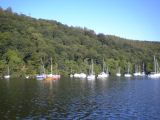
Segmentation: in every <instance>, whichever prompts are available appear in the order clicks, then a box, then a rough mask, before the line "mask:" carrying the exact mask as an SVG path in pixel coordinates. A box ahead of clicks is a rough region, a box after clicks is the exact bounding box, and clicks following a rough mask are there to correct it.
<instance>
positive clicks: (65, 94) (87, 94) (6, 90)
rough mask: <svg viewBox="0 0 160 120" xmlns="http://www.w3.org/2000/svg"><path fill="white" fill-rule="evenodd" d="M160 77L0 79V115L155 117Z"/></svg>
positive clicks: (81, 117)
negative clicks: (158, 78)
mask: <svg viewBox="0 0 160 120" xmlns="http://www.w3.org/2000/svg"><path fill="white" fill-rule="evenodd" d="M159 91H160V81H159V80H148V79H146V78H132V79H126V78H123V77H120V78H117V77H114V76H110V77H109V78H107V79H95V80H87V79H74V78H72V79H70V78H68V77H62V78H61V79H60V80H54V81H37V80H34V79H30V80H26V79H10V80H9V81H6V80H0V119H53V118H54V119H66V118H67V119H145V120H147V119H159V113H160V108H159V106H160V101H159V100H160V94H159Z"/></svg>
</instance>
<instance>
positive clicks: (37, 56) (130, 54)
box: [0, 8, 160, 75]
mask: <svg viewBox="0 0 160 120" xmlns="http://www.w3.org/2000/svg"><path fill="white" fill-rule="evenodd" d="M159 51H160V43H159V42H145V41H143V42H142V41H133V40H127V39H123V38H119V37H116V36H111V35H104V34H101V33H100V34H98V35H96V34H95V32H94V31H93V30H89V29H87V28H80V27H68V26H67V25H63V24H61V23H59V22H56V21H51V20H43V19H39V20H37V19H34V18H31V17H29V16H25V15H18V14H16V13H13V12H12V9H11V8H8V9H7V10H5V11H4V10H2V9H1V8H0V74H1V75H2V74H6V71H7V66H8V65H9V66H10V69H11V74H14V75H25V74H27V75H34V74H36V73H41V72H42V68H41V59H43V62H44V65H45V68H46V72H48V73H49V72H50V58H51V57H52V58H53V68H54V73H58V72H60V74H64V75H67V74H69V73H70V69H71V67H72V72H73V73H76V72H78V73H79V72H85V73H89V70H90V60H91V59H93V60H94V70H95V73H96V74H98V73H100V72H101V71H102V59H103V58H104V59H105V64H106V67H107V66H108V68H109V72H110V73H111V74H115V73H116V72H117V70H118V67H121V72H122V73H125V72H127V69H128V64H130V67H131V71H132V72H134V66H135V65H141V67H142V63H143V62H144V63H145V69H146V71H147V72H150V71H153V55H156V56H160V52H159ZM157 59H158V61H159V60H160V58H157Z"/></svg>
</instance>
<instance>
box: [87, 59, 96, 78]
mask: <svg viewBox="0 0 160 120" xmlns="http://www.w3.org/2000/svg"><path fill="white" fill-rule="evenodd" d="M91 62H92V65H91V74H89V75H88V76H87V79H88V80H94V79H95V75H94V74H93V69H94V66H93V59H92V60H91Z"/></svg>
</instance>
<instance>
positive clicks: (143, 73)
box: [140, 63, 146, 77]
mask: <svg viewBox="0 0 160 120" xmlns="http://www.w3.org/2000/svg"><path fill="white" fill-rule="evenodd" d="M140 76H141V77H144V76H146V73H145V70H144V63H143V72H142V73H141V75H140Z"/></svg>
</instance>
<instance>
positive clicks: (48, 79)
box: [43, 77, 55, 80]
mask: <svg viewBox="0 0 160 120" xmlns="http://www.w3.org/2000/svg"><path fill="white" fill-rule="evenodd" d="M43 80H55V78H53V77H51V78H45V79H43Z"/></svg>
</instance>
